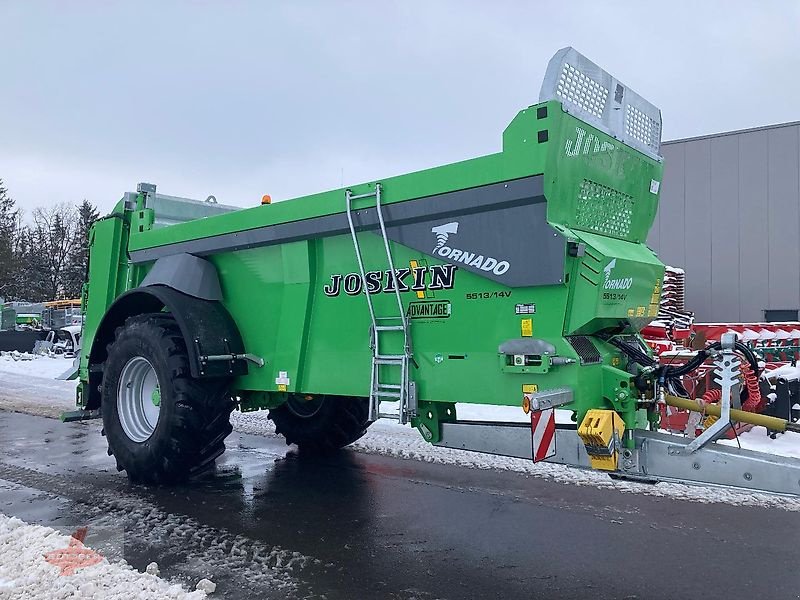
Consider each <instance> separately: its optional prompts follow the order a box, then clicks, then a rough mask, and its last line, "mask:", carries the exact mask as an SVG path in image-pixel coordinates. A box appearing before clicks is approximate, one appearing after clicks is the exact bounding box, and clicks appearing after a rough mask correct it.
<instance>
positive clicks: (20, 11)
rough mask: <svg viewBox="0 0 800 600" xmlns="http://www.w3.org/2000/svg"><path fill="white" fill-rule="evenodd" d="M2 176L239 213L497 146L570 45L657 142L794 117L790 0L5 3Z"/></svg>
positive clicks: (796, 45)
mask: <svg viewBox="0 0 800 600" xmlns="http://www.w3.org/2000/svg"><path fill="white" fill-rule="evenodd" d="M0 28H1V29H0V31H2V49H0V178H2V179H3V180H4V181H5V184H6V187H8V188H9V189H10V191H11V193H12V195H13V197H14V198H16V200H17V202H18V204H20V205H21V206H22V207H24V208H25V209H26V210H27V211H30V209H31V208H33V207H35V206H39V205H43V204H47V203H50V202H56V201H64V200H69V201H79V200H80V199H82V198H88V199H89V200H91V201H92V202H94V203H96V204H98V205H99V206H100V207H101V209H102V210H103V211H107V210H109V209H110V208H111V206H112V205H113V204H114V203H115V202H116V201H117V200H118V199H119V198H120V197H121V195H122V193H123V192H125V191H128V190H132V189H134V188H135V186H136V183H137V182H139V181H148V182H152V183H156V184H157V185H158V189H159V191H161V192H164V193H167V194H174V195H180V196H189V197H196V198H205V197H206V196H207V195H208V194H212V193H213V194H215V195H216V196H217V198H218V199H219V201H220V202H225V203H229V204H237V205H242V206H247V205H253V204H257V203H258V202H259V199H260V198H261V196H262V195H263V194H265V193H269V194H271V195H272V196H273V198H275V199H284V198H291V197H294V196H298V195H302V194H307V193H312V192H316V191H322V190H325V189H328V188H332V187H339V186H340V184H341V183H342V177H343V179H344V183H345V184H351V183H357V182H360V181H364V180H368V179H374V178H379V177H385V176H388V175H394V174H399V173H403V172H408V171H412V170H417V169H421V168H425V167H431V166H436V165H439V164H444V163H448V162H454V161H457V160H462V159H465V158H470V157H474V156H479V155H482V154H488V153H492V152H496V151H498V150H499V149H500V135H501V133H502V131H503V129H504V128H505V126H506V125H507V123H508V122H509V121H510V120H511V119H512V118H513V116H514V114H515V113H516V112H517V111H518V110H519V109H521V108H524V107H526V106H528V105H530V104H533V103H535V102H536V101H537V100H538V93H539V87H540V85H541V80H542V76H543V73H544V69H545V67H546V65H547V61H548V60H549V58H550V57H551V56H552V55H553V54H554V53H555V51H556V50H558V49H559V48H561V47H564V46H568V45H571V46H574V47H575V48H577V49H578V50H579V51H580V52H582V53H583V54H585V55H587V56H588V57H589V58H590V59H592V60H593V61H594V62H596V63H598V64H599V65H601V66H602V67H604V68H605V69H606V70H608V71H609V72H611V73H612V74H614V75H615V76H616V77H618V78H619V79H620V80H621V81H623V82H624V83H626V84H628V85H629V86H630V87H631V88H633V89H634V90H636V91H637V92H639V94H641V95H642V96H644V97H645V98H647V99H648V100H650V101H651V102H653V103H654V104H656V105H657V106H659V107H660V108H661V110H662V115H663V120H664V138H665V139H675V138H681V137H688V136H694V135H702V134H707V133H714V132H719V131H726V130H732V129H740V128H746V127H754V126H759V125H766V124H772V123H779V122H785V121H795V120H800V77H799V76H798V73H800V3H798V2H796V1H788V0H787V1H785V2H779V1H775V2H768V1H762V2H756V1H752V2H732V1H729V2H710V1H705V0H695V1H694V2H676V1H673V2H644V1H631V2H607V1H589V2H579V1H576V0H571V1H563V0H562V1H556V2H533V1H531V2H522V1H518V2H513V1H499V0H486V1H483V2H467V1H465V0H458V1H452V2H446V1H436V0H429V1H427V2H424V1H414V0H408V1H405V2H388V1H387V2H383V1H378V0H373V1H364V2H335V1H328V2H302V1H298V2H232V1H226V2H159V1H156V2H146V1H142V0H138V1H130V2H99V1H97V2H90V1H88V0H87V1H79V0H70V1H69V2H66V1H56V2H52V3H50V2H38V1H35V0H0Z"/></svg>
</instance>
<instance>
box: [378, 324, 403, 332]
mask: <svg viewBox="0 0 800 600" xmlns="http://www.w3.org/2000/svg"><path fill="white" fill-rule="evenodd" d="M405 330H406V328H405V327H403V326H402V325H378V326H377V327H375V331H405Z"/></svg>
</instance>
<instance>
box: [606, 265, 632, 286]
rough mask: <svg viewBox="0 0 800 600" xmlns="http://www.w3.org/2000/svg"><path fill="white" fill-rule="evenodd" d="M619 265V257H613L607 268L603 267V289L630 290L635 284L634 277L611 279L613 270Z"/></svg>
mask: <svg viewBox="0 0 800 600" xmlns="http://www.w3.org/2000/svg"><path fill="white" fill-rule="evenodd" d="M616 266H617V259H616V258H615V259H613V260H612V261H611V262H610V263H608V265H606V268H605V269H603V273H604V275H605V279H604V281H603V289H606V290H629V289H631V286H632V285H633V277H621V278H619V279H611V271H613V270H614V267H616Z"/></svg>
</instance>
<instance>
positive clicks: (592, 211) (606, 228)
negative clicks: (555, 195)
mask: <svg viewBox="0 0 800 600" xmlns="http://www.w3.org/2000/svg"><path fill="white" fill-rule="evenodd" d="M633 208H634V199H633V197H631V196H628V195H627V194H623V193H622V192H620V191H617V190H615V189H612V188H610V187H606V186H604V185H601V184H599V183H595V182H594V181H589V180H588V179H584V180H583V181H582V182H581V187H580V189H579V190H578V201H577V203H576V207H575V218H576V221H575V227H576V228H578V229H585V230H587V231H593V232H595V233H600V234H603V235H608V236H613V237H617V238H622V239H628V238H629V237H630V234H631V224H632V222H633Z"/></svg>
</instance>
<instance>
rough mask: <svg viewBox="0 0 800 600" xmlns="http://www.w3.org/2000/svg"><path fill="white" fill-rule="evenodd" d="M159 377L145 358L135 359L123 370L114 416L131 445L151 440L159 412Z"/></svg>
mask: <svg viewBox="0 0 800 600" xmlns="http://www.w3.org/2000/svg"><path fill="white" fill-rule="evenodd" d="M160 399H161V393H160V388H159V385H158V376H157V375H156V371H155V369H153V365H151V364H150V362H149V361H148V360H147V359H146V358H142V357H141V356H135V357H134V358H132V359H130V360H129V361H128V362H127V363H125V366H124V367H123V368H122V373H121V374H120V376H119V387H118V389H117V414H118V415H119V422H120V425H122V430H123V431H124V432H125V435H127V436H128V437H129V438H130V439H131V440H133V441H134V442H139V443H141V442H144V441H147V440H148V439H150V436H152V435H153V432H154V431H155V430H156V425H157V424H158V417H159V414H160V413H161V402H160Z"/></svg>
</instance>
